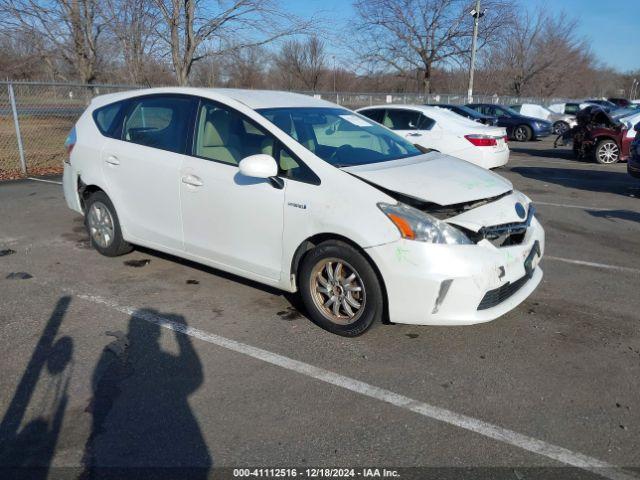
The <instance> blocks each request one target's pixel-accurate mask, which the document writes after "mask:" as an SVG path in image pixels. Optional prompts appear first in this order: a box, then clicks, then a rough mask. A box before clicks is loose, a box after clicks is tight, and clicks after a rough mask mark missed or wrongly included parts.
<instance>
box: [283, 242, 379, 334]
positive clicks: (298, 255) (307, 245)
mask: <svg viewBox="0 0 640 480" xmlns="http://www.w3.org/2000/svg"><path fill="white" fill-rule="evenodd" d="M329 240H335V241H339V242H343V243H346V244H347V245H349V246H350V247H352V248H354V249H355V250H357V251H358V253H360V254H361V255H362V256H363V257H364V258H365V259H366V260H367V262H369V265H371V268H373V271H374V272H375V274H376V277H377V278H378V281H379V282H380V288H381V290H382V296H383V305H384V307H383V308H384V311H383V314H382V322H383V323H385V324H389V323H390V321H389V304H388V298H389V297H388V295H387V286H386V285H385V281H384V278H383V276H382V273H381V272H380V269H379V268H378V265H376V262H374V261H373V259H372V258H371V256H369V254H368V253H367V251H366V250H365V249H364V248H362V247H361V246H360V245H358V244H357V243H356V242H354V241H353V240H351V239H350V238H347V237H345V236H343V235H340V234H337V233H318V234H315V235H313V236H311V237H309V238H307V239H305V240H304V241H303V242H302V243H300V245H298V248H297V249H296V251H295V252H294V254H293V258H292V259H291V270H290V274H291V275H292V276H294V278H295V284H296V289H297V288H298V285H299V283H300V282H299V281H298V273H299V270H300V264H301V263H302V259H303V258H304V256H305V255H306V254H307V253H309V251H311V250H313V249H314V248H315V247H316V246H318V245H319V244H321V243H323V242H326V241H329Z"/></svg>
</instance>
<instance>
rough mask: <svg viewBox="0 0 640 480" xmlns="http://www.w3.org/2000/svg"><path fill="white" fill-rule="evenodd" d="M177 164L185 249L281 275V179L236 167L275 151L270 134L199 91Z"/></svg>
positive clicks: (238, 267) (242, 268) (232, 266)
mask: <svg viewBox="0 0 640 480" xmlns="http://www.w3.org/2000/svg"><path fill="white" fill-rule="evenodd" d="M193 135H194V141H193V148H192V151H191V154H190V155H188V156H187V157H186V159H185V162H184V164H183V166H182V169H181V171H180V198H181V203H182V226H183V232H184V244H185V250H186V252H187V253H189V254H191V255H192V256H196V257H198V258H200V259H202V260H203V261H204V263H208V264H211V265H214V266H219V267H221V268H223V269H225V270H228V271H232V272H235V273H239V274H241V275H246V274H247V272H248V273H250V274H253V275H254V276H258V277H260V278H265V279H270V280H279V278H280V274H281V270H282V232H283V208H284V199H285V187H283V186H282V185H279V186H277V185H276V186H274V185H275V184H274V183H273V182H272V181H270V180H269V179H257V178H249V177H245V176H243V175H241V174H240V172H239V169H238V164H239V162H240V160H242V159H243V158H245V157H247V156H249V155H253V154H257V153H266V154H269V155H273V153H274V144H275V139H274V138H273V137H272V136H270V135H269V134H268V133H266V131H265V130H263V129H262V128H261V127H259V126H257V125H256V124H254V123H253V122H252V121H250V120H248V119H247V118H246V117H244V116H243V115H242V114H240V113H239V112H237V111H236V110H233V109H231V108H230V107H228V106H226V105H223V104H220V103H217V102H214V101H211V100H206V99H202V100H200V102H199V106H198V111H197V114H196V122H195V132H194V134H193Z"/></svg>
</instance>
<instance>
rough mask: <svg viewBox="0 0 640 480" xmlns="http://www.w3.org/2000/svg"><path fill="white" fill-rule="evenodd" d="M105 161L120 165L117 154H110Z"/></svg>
mask: <svg viewBox="0 0 640 480" xmlns="http://www.w3.org/2000/svg"><path fill="white" fill-rule="evenodd" d="M105 163H108V164H109V165H120V160H118V157H116V156H115V155H109V156H108V157H107V159H106V160H105Z"/></svg>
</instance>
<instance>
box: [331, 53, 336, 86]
mask: <svg viewBox="0 0 640 480" xmlns="http://www.w3.org/2000/svg"><path fill="white" fill-rule="evenodd" d="M332 57H333V93H336V56H335V55H332Z"/></svg>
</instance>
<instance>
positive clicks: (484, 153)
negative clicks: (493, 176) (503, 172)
mask: <svg viewBox="0 0 640 480" xmlns="http://www.w3.org/2000/svg"><path fill="white" fill-rule="evenodd" d="M448 155H451V156H452V157H457V158H460V159H462V160H466V161H467V162H470V163H473V164H475V165H478V166H479V167H482V168H486V169H487V170H488V169H491V168H496V167H501V166H502V165H506V164H507V162H508V161H509V147H508V146H507V145H506V144H505V145H504V147H503V148H502V149H501V150H498V149H495V148H494V147H473V146H472V147H469V148H465V149H464V150H458V151H457V152H451V153H449V154H448Z"/></svg>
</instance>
